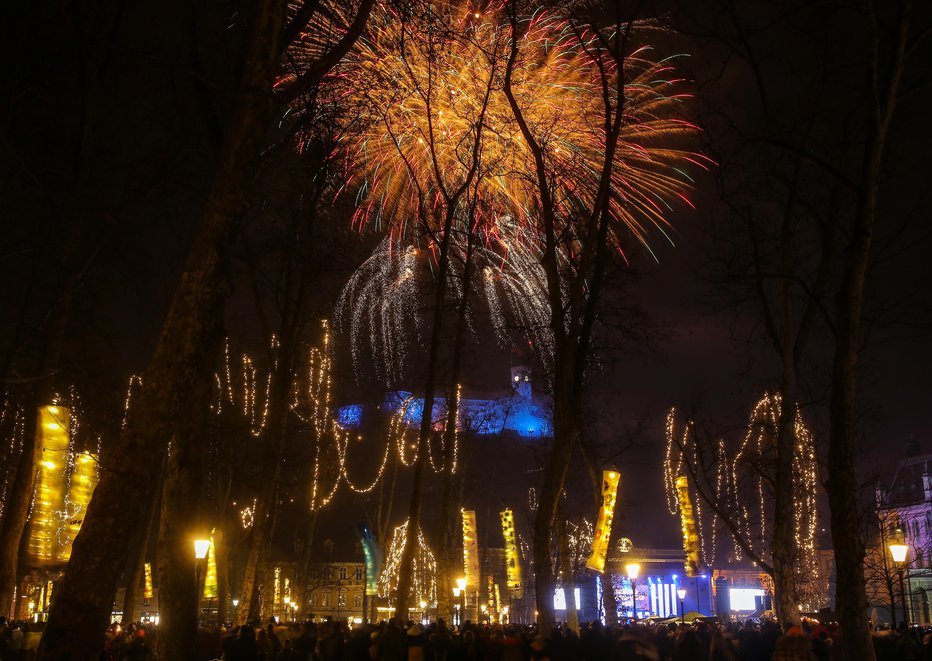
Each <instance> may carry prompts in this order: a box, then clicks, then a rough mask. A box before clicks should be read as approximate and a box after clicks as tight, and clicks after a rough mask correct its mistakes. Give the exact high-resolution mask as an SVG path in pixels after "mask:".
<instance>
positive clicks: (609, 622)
mask: <svg viewBox="0 0 932 661" xmlns="http://www.w3.org/2000/svg"><path fill="white" fill-rule="evenodd" d="M599 581H600V582H601V585H602V610H603V611H604V612H605V626H608V627H613V626H615V625H616V624H618V601H617V600H616V599H615V587H614V586H613V585H612V573H611V572H609V571H604V572H602V573H601V574H599Z"/></svg>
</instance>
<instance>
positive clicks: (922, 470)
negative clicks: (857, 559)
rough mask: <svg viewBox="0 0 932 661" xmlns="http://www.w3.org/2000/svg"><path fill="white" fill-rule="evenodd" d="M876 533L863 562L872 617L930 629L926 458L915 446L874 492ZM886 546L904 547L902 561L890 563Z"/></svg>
mask: <svg viewBox="0 0 932 661" xmlns="http://www.w3.org/2000/svg"><path fill="white" fill-rule="evenodd" d="M875 497H876V506H877V530H876V538H875V544H874V548H872V549H869V550H868V554H867V555H868V558H867V562H866V572H867V574H868V575H867V577H866V578H867V582H868V592H869V597H872V599H871V601H872V603H873V605H874V607H875V608H876V609H877V611H878V613H880V614H883V613H884V611H888V612H891V611H892V613H896V612H897V611H899V613H900V614H899V617H898V618H897V620H898V621H902V610H903V606H904V605H905V609H906V619H907V620H908V621H909V622H912V623H915V624H921V625H928V624H932V617H930V608H929V599H930V596H932V454H923V453H922V452H921V451H920V447H919V444H918V443H917V442H915V441H910V442H909V443H907V445H906V457H905V458H904V459H902V460H900V462H899V463H898V464H897V467H896V470H895V472H894V474H893V478H892V480H891V481H890V486H889V488H885V487H884V486H883V485H880V484H879V485H878V486H877V489H876V491H875ZM892 543H905V544H906V547H907V551H906V559H905V561H904V562H902V563H897V562H894V561H893V557H892V555H891V553H890V545H891V544H892Z"/></svg>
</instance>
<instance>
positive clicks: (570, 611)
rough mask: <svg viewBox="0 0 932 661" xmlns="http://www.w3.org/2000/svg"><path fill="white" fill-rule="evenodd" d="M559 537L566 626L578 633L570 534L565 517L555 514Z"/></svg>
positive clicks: (561, 514)
mask: <svg viewBox="0 0 932 661" xmlns="http://www.w3.org/2000/svg"><path fill="white" fill-rule="evenodd" d="M557 516H558V517H559V519H558V522H557V538H558V539H559V549H560V550H559V557H560V577H561V579H562V581H561V582H562V583H563V600H564V602H565V603H566V626H568V627H569V628H570V629H572V630H573V631H575V632H576V633H579V613H578V612H577V611H576V580H575V577H574V576H573V558H572V555H571V554H570V536H569V533H568V532H567V530H566V517H565V516H564V515H563V513H562V512H560V513H559V514H557Z"/></svg>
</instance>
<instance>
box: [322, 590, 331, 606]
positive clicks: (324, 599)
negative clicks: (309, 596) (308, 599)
mask: <svg viewBox="0 0 932 661" xmlns="http://www.w3.org/2000/svg"><path fill="white" fill-rule="evenodd" d="M320 605H321V606H329V605H330V592H324V593H323V594H322V595H321V596H320Z"/></svg>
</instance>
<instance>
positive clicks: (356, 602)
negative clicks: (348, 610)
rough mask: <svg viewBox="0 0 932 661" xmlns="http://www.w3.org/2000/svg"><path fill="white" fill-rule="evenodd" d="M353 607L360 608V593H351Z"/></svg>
mask: <svg viewBox="0 0 932 661" xmlns="http://www.w3.org/2000/svg"><path fill="white" fill-rule="evenodd" d="M353 608H362V595H361V594H358V593H357V594H355V595H353Z"/></svg>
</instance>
